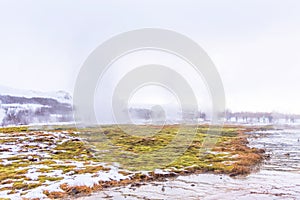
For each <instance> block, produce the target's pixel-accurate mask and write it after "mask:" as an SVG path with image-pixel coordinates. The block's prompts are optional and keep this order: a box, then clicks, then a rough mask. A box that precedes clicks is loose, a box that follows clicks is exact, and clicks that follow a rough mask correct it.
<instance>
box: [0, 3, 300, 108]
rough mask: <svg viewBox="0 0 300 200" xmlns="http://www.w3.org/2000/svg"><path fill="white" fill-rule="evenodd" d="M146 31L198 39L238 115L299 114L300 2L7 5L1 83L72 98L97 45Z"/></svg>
mask: <svg viewBox="0 0 300 200" xmlns="http://www.w3.org/2000/svg"><path fill="white" fill-rule="evenodd" d="M140 28H163V29H169V30H173V31H176V32H179V33H181V34H184V35H186V36H188V37H189V38H191V39H192V40H194V41H196V42H197V43H198V44H199V45H200V46H201V47H202V48H203V49H204V50H205V51H206V52H207V54H208V55H209V56H210V57H211V59H212V60H213V62H214V63H215V65H216V67H217V69H218V71H219V73H220V76H221V78H222V81H223V85H224V88H225V94H226V106H227V108H230V109H231V110H232V111H267V112H272V111H279V112H284V113H300V103H299V102H300V92H299V87H298V86H300V78H299V75H300V56H299V55H300V37H299V35H300V1H298V0H286V1H283V0H245V1H238V0H235V1H234V0H219V1H217V0H209V1H208V0H207V1H201V0H200V1H199V0H194V1H191V0H187V1H176V0H164V1H161V0H151V1H147V0H144V1H140V0H122V1H121V0H119V1H117V0H109V1H102V0H81V1H78V0H77V1H76V0H64V1H61V0H51V1H50V0H49V1H47V0H45V1H39V0H35V1H32V0H24V1H16V0H0V85H4V86H9V87H13V88H18V89H30V90H41V91H55V90H65V91H68V92H70V93H71V94H72V93H73V90H74V86H75V82H76V77H77V75H78V73H79V71H80V68H81V66H82V64H83V63H84V61H85V60H86V58H87V57H88V55H89V54H90V53H91V52H92V51H93V50H94V49H95V48H96V47H97V46H99V45H100V44H101V43H102V42H104V41H106V40H107V39H109V38H111V37H112V36H114V35H116V34H119V33H122V32H125V31H130V30H134V29H140ZM117 76H118V75H116V77H117ZM195 87H196V86H195ZM196 88H197V87H196ZM148 93H149V92H148ZM200 98H201V97H200Z"/></svg>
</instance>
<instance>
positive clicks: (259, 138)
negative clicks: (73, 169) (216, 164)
mask: <svg viewBox="0 0 300 200" xmlns="http://www.w3.org/2000/svg"><path fill="white" fill-rule="evenodd" d="M251 134H252V135H253V136H254V137H251V138H250V139H249V142H250V146H253V147H258V148H264V149H266V153H267V154H269V155H270V159H269V160H266V161H265V162H264V163H263V165H262V166H261V167H260V170H259V171H258V172H256V173H252V174H251V175H249V176H247V177H244V178H238V179H237V178H235V179H233V178H230V177H228V176H226V175H214V174H199V175H189V176H179V177H177V178H175V179H168V181H165V182H152V183H145V184H143V185H141V186H140V187H133V186H130V185H129V186H125V187H117V188H110V189H107V190H104V191H101V192H99V193H97V194H93V195H92V196H90V197H85V198H82V199H84V200H92V199H118V200H119V199H239V200H243V199H247V200H248V199H250V200H251V199H267V200H268V199H272V200H273V199H300V141H299V140H300V130H281V131H267V132H256V133H251ZM298 139H299V140H298Z"/></svg>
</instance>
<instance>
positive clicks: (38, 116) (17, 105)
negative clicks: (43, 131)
mask: <svg viewBox="0 0 300 200" xmlns="http://www.w3.org/2000/svg"><path fill="white" fill-rule="evenodd" d="M71 121H73V110H72V97H71V95H70V94H69V93H67V92H64V91H58V92H48V93H47V92H38V91H32V90H20V89H12V88H9V87H3V86H0V126H7V125H27V124H36V123H58V122H71Z"/></svg>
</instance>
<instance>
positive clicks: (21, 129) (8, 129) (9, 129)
mask: <svg viewBox="0 0 300 200" xmlns="http://www.w3.org/2000/svg"><path fill="white" fill-rule="evenodd" d="M27 131H28V127H25V126H18V127H5V128H0V133H14V132H27Z"/></svg>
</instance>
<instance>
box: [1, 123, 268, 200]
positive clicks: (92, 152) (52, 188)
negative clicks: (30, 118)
mask: <svg viewBox="0 0 300 200" xmlns="http://www.w3.org/2000/svg"><path fill="white" fill-rule="evenodd" d="M179 128H180V127H178V126H175V125H173V126H164V127H163V128H162V129H161V127H154V126H152V127H149V126H138V127H137V126H126V127H121V128H120V127H117V126H106V127H102V128H101V129H100V128H85V129H81V130H78V129H75V128H71V127H51V129H50V128H49V127H39V128H38V129H36V128H35V129H36V130H34V129H33V128H28V127H21V128H20V127H18V128H2V129H0V162H1V164H0V172H1V173H0V184H1V186H0V196H1V197H4V198H8V199H22V198H23V199H24V198H25V199H26V198H27V199H34V198H35V199H45V198H67V197H79V196H84V195H89V194H91V193H92V192H95V191H100V190H103V189H105V188H108V187H117V186H125V185H139V184H141V183H143V182H149V181H159V180H164V179H166V178H169V177H177V176H181V175H188V174H200V173H214V174H228V175H230V176H232V177H234V176H239V175H248V174H249V173H251V172H252V171H253V170H255V169H256V167H257V165H258V164H259V163H261V161H262V160H263V159H264V151H263V150H261V149H257V148H251V147H249V146H247V144H248V140H247V137H248V135H247V134H245V133H246V132H250V131H254V130H259V129H260V128H254V127H238V126H225V127H224V128H223V129H222V131H221V133H219V134H218V135H215V136H214V137H215V139H216V143H215V145H214V146H213V148H211V149H209V151H205V152H203V151H201V147H202V144H203V142H204V141H205V139H206V138H207V137H208V134H207V131H208V126H206V125H202V126H199V127H195V126H190V127H188V128H186V129H185V130H184V131H185V134H186V135H189V134H193V138H192V139H193V140H192V143H191V144H190V145H189V146H188V147H187V148H186V149H185V151H184V152H183V153H182V154H181V155H180V156H179V157H178V158H174V159H173V160H172V162H170V163H168V164H166V165H160V166H159V163H154V162H153V163H150V164H149V162H148V163H142V162H140V160H139V159H140V158H141V157H139V155H148V153H149V152H152V151H155V150H157V149H162V148H164V147H165V146H166V145H168V144H169V143H170V142H171V141H173V140H174V137H176V135H177V134H178V129H179ZM122 130H127V131H129V132H130V133H135V134H128V133H126V132H124V131H122ZM153 130H157V134H155V135H148V136H147V137H145V135H141V136H138V133H137V132H142V133H145V132H149V131H150V132H151V131H153ZM191 130H196V132H195V131H194V132H192V131H191ZM194 133H195V134H194ZM99 135H105V137H106V138H108V140H99V137H98V136H99ZM87 136H88V137H87ZM210 136H212V135H210ZM91 138H92V140H91ZM101 138H102V136H101ZM86 141H89V143H87V142H86ZM91 144H92V146H91ZM93 147H96V148H93ZM111 147H113V148H111ZM99 155H100V156H99ZM163 155H165V156H166V157H168V156H170V155H169V154H161V156H163ZM119 158H124V159H121V160H120V159H119ZM161 159H162V160H163V157H162V158H161ZM116 161H118V163H116ZM147 161H148V160H147ZM136 163H138V164H136ZM157 166H159V167H157Z"/></svg>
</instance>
